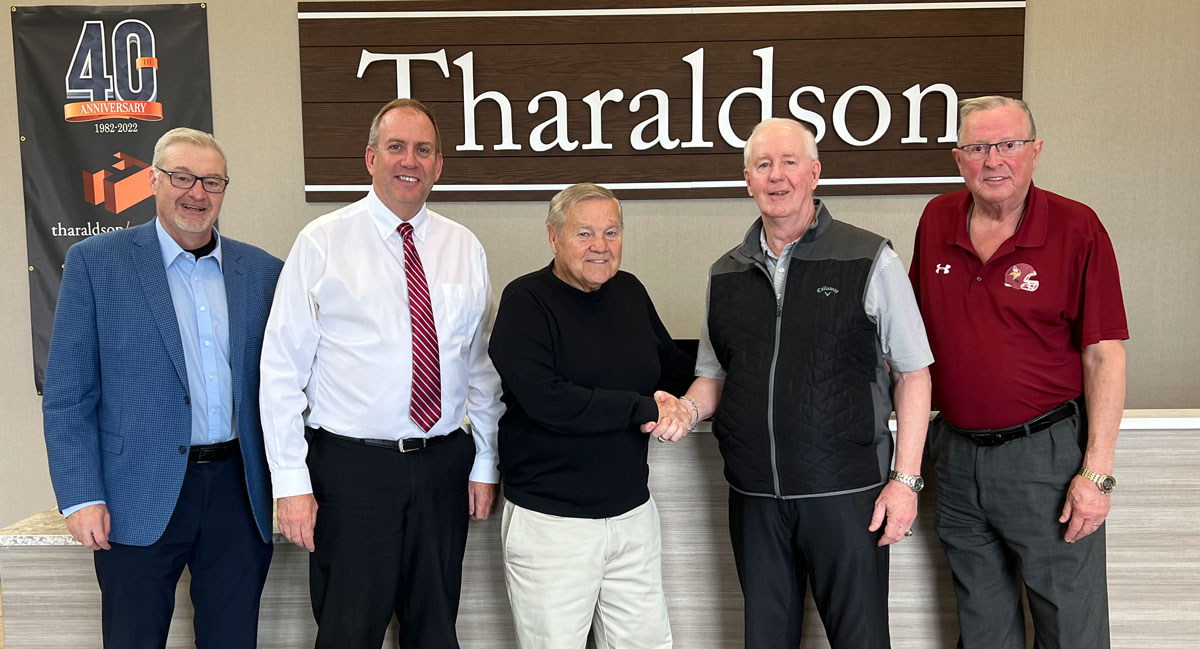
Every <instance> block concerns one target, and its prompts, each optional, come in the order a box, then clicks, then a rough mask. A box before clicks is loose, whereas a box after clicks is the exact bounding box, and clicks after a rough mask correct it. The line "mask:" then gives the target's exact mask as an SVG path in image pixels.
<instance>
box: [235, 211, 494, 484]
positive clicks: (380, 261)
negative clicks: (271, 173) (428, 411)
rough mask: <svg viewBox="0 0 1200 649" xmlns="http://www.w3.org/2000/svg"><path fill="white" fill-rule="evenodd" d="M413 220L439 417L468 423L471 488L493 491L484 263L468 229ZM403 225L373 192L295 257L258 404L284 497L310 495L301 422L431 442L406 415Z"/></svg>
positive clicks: (326, 221)
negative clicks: (437, 364) (432, 332)
mask: <svg viewBox="0 0 1200 649" xmlns="http://www.w3.org/2000/svg"><path fill="white" fill-rule="evenodd" d="M409 223H411V224H412V226H413V235H414V242H415V244H416V247H417V252H418V253H419V254H420V256H421V263H422V265H423V266H424V269H425V278H426V280H427V282H428V284H429V295H430V300H431V302H432V306H433V319H434V322H435V326H436V327H437V338H438V349H439V352H440V356H441V373H442V416H441V419H439V420H438V422H437V423H436V424H435V425H434V426H433V428H431V429H430V430H429V434H428V437H435V436H438V435H445V434H448V433H450V432H452V431H454V430H455V429H457V428H458V427H459V426H461V425H462V422H463V417H464V415H469V416H470V418H471V429H472V433H473V435H474V438H475V464H474V466H473V467H472V469H471V480H473V481H475V482H487V483H496V482H498V481H499V472H498V469H497V468H496V428H497V422H498V421H499V419H500V415H501V414H503V412H504V405H503V404H502V403H501V402H500V377H499V375H498V374H497V373H496V369H495V368H494V367H493V366H492V361H491V359H490V358H489V357H488V353H487V346H488V336H489V335H490V333H491V327H492V319H493V318H494V316H495V313H494V307H493V304H492V289H491V282H490V281H489V279H488V272H487V258H486V256H485V255H484V251H483V246H482V245H480V243H479V240H478V239H476V238H475V235H474V234H472V233H471V231H470V230H468V229H466V228H465V227H463V226H462V225H459V224H458V223H455V222H453V221H450V220H449V219H446V218H445V217H443V216H441V215H439V214H436V213H434V212H432V211H430V210H429V209H427V208H426V207H422V208H421V211H420V212H418V213H417V215H416V216H414V217H413V218H412V219H411V220H410V221H409ZM399 225H400V219H399V218H397V217H396V215H395V214H393V213H392V212H391V210H389V209H388V208H387V207H386V206H384V204H383V203H382V202H381V201H380V200H379V198H378V197H377V196H376V195H375V192H374V191H372V192H371V193H369V194H367V196H366V197H365V198H363V199H362V200H359V201H358V202H356V203H352V204H351V205H348V206H346V207H344V208H342V209H340V210H337V211H335V212H331V213H329V214H326V215H324V216H322V217H320V218H318V219H316V220H314V221H313V222H311V223H309V224H308V225H307V226H306V227H305V228H304V229H303V230H301V231H300V235H299V236H298V237H297V238H296V243H295V244H294V245H293V246H292V250H291V252H290V253H288V258H287V262H286V263H285V264H284V266H283V273H282V274H281V275H280V277H279V285H278V287H277V288H276V289H275V301H274V303H273V304H272V306H271V317H270V319H269V320H268V321H267V330H266V335H265V339H264V341H263V348H262V376H261V383H260V388H259V390H260V395H259V402H260V408H261V409H262V424H263V441H264V442H265V444H266V451H267V463H268V465H269V466H270V468H271V482H272V486H273V488H274V495H275V497H276V498H283V497H287V496H295V495H301V494H306V493H312V482H311V480H310V479H309V474H308V467H307V465H306V464H305V457H306V456H307V453H308V444H307V443H306V442H305V440H304V427H305V425H308V426H311V427H313V428H322V429H324V430H327V431H329V432H332V433H336V434H338V435H345V436H348V437H358V438H365V439H388V440H395V439H401V438H410V437H416V438H420V437H426V434H425V432H424V431H422V430H421V429H420V428H419V427H418V426H417V425H416V424H415V423H414V422H413V421H412V419H411V418H410V417H409V401H410V387H411V385H410V384H411V381H412V326H411V321H410V317H409V309H408V287H407V283H406V282H405V278H404V247H403V243H402V242H401V240H400V235H399V233H398V232H396V228H397V227H398V226H399Z"/></svg>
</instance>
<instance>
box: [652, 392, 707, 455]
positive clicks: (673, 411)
mask: <svg viewBox="0 0 1200 649" xmlns="http://www.w3.org/2000/svg"><path fill="white" fill-rule="evenodd" d="M654 402H655V403H656V404H658V421H648V422H646V423H644V424H642V432H643V433H649V434H650V435H651V436H653V437H654V438H655V439H657V440H658V441H660V442H664V443H665V442H678V441H679V440H681V439H683V438H684V437H687V434H688V433H690V432H692V431H693V430H695V429H696V424H698V423H700V409H699V408H698V407H697V406H696V402H695V401H692V399H691V398H690V397H688V396H682V397H675V396H672V395H671V394H668V393H666V392H663V391H662V390H659V391H657V392H655V393H654Z"/></svg>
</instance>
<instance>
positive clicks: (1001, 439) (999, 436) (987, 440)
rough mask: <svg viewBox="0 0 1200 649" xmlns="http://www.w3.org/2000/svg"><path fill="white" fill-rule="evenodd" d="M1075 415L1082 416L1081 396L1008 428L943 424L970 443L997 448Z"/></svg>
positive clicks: (946, 422)
mask: <svg viewBox="0 0 1200 649" xmlns="http://www.w3.org/2000/svg"><path fill="white" fill-rule="evenodd" d="M1076 414H1080V415H1082V414H1083V397H1081V396H1080V397H1075V398H1074V399H1071V400H1070V401H1067V402H1066V403H1064V404H1062V405H1061V406H1059V407H1057V408H1055V409H1054V410H1051V411H1050V412H1047V413H1045V414H1042V415H1038V416H1037V417H1034V418H1033V419H1030V420H1029V421H1027V422H1025V423H1023V424H1017V425H1016V426H1009V427H1008V428H995V429H990V428H984V429H980V430H968V429H964V428H958V427H957V426H955V425H953V424H951V423H950V422H948V421H945V420H943V422H944V423H945V424H946V428H949V429H950V430H952V431H954V432H956V433H958V434H959V435H965V436H966V437H967V438H969V439H970V440H971V441H972V442H975V443H976V444H977V445H979V446H999V445H1001V444H1003V443H1005V442H1011V441H1012V440H1014V439H1020V438H1022V437H1028V436H1030V435H1033V434H1035V433H1040V432H1042V431H1043V430H1046V429H1047V428H1049V427H1051V426H1053V425H1054V424H1057V423H1058V422H1060V421H1062V420H1064V419H1067V418H1069V417H1074V416H1075V415H1076Z"/></svg>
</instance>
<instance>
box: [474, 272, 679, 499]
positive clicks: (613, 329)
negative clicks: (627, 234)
mask: <svg viewBox="0 0 1200 649" xmlns="http://www.w3.org/2000/svg"><path fill="white" fill-rule="evenodd" d="M552 266H553V263H551V265H550V266H547V267H545V268H543V269H541V270H538V271H535V272H533V273H530V274H528V275H525V276H523V277H519V278H517V279H515V280H513V281H512V283H510V284H509V285H508V286H507V287H506V288H505V289H504V293H503V295H502V296H501V298H500V309H499V311H498V313H497V316H496V326H495V328H494V329H493V331H492V337H491V343H490V345H489V352H490V354H491V357H492V361H493V362H494V363H495V365H496V369H497V370H498V371H499V372H500V378H501V379H502V381H503V396H502V399H503V401H504V404H505V405H506V406H507V410H506V411H505V413H504V416H503V417H501V419H500V434H499V447H500V448H499V454H500V474H501V479H502V480H503V482H504V495H505V497H506V498H508V499H509V500H511V501H512V502H513V503H514V504H516V505H519V506H521V507H524V508H526V509H531V510H534V511H537V512H542V513H545V514H552V515H555V516H569V517H574V518H609V517H612V516H617V515H620V514H623V513H625V512H627V511H629V510H631V509H633V508H634V507H637V506H639V505H641V504H643V503H645V502H646V500H648V499H649V497H650V492H649V489H648V488H647V486H646V481H647V478H648V477H649V467H648V466H647V463H646V444H647V441H648V440H649V435H647V434H645V433H643V432H641V431H640V430H639V426H641V425H642V424H644V423H646V422H648V421H655V420H657V419H658V406H657V404H656V403H655V402H654V399H653V396H652V395H653V393H654V390H656V389H661V390H667V391H668V392H671V393H672V394H681V393H682V392H683V391H685V390H686V389H687V387H688V385H689V384H690V383H691V380H692V370H693V368H694V367H695V361H694V360H693V359H691V358H689V357H688V356H687V355H686V354H684V353H683V352H682V351H680V350H679V348H678V347H676V346H675V343H674V341H673V340H671V336H670V334H668V333H667V330H666V327H664V326H663V324H662V320H660V319H659V317H658V313H657V312H656V311H655V310H654V304H653V303H651V301H650V296H649V294H647V293H646V289H645V287H644V286H642V284H641V282H639V281H638V280H637V278H636V277H634V276H633V275H631V274H629V273H625V272H618V273H617V274H616V275H614V276H613V278H612V279H610V280H609V281H607V282H605V283H604V284H603V285H602V286H601V287H600V288H599V289H597V290H596V291H592V292H584V291H580V290H578V289H576V288H574V287H572V286H570V285H568V284H566V283H565V282H563V281H562V280H560V279H558V278H557V277H555V276H554V274H553V272H552V270H551V268H552Z"/></svg>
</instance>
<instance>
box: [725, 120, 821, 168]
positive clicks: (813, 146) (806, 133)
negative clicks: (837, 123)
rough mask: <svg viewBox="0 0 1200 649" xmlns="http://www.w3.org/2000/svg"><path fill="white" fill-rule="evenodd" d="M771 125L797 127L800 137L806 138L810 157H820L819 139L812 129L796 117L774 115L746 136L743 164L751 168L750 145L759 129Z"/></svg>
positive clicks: (806, 146)
mask: <svg viewBox="0 0 1200 649" xmlns="http://www.w3.org/2000/svg"><path fill="white" fill-rule="evenodd" d="M770 126H787V127H789V128H792V129H795V131H796V132H798V133H800V137H802V138H804V148H805V149H806V152H807V153H808V157H809V158H812V159H813V160H817V159H818V158H817V140H816V138H814V137H813V134H812V131H810V130H808V129H807V128H805V126H804V125H803V124H801V123H800V122H797V121H796V120H794V119H786V118H783V117H772V118H770V119H764V120H763V121H761V122H759V123H758V126H755V127H754V130H753V131H750V137H748V138H746V146H745V147H743V148H742V165H743V166H744V167H746V168H747V169H749V168H750V147H751V145H753V144H754V138H755V137H756V136H757V135H758V132H759V131H761V130H763V129H765V128H767V127H770Z"/></svg>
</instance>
